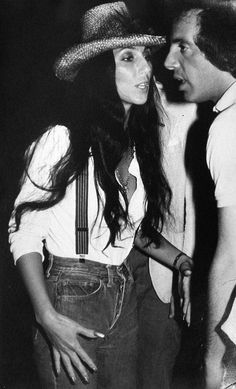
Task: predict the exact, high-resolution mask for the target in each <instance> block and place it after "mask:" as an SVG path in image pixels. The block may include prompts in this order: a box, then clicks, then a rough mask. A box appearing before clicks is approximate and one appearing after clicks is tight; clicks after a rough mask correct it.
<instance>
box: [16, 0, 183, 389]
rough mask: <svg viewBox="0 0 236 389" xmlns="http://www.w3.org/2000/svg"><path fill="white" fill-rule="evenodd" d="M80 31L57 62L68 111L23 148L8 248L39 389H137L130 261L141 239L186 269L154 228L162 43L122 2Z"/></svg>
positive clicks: (158, 199)
mask: <svg viewBox="0 0 236 389" xmlns="http://www.w3.org/2000/svg"><path fill="white" fill-rule="evenodd" d="M82 31H83V33H84V35H83V37H82V41H83V43H82V44H80V45H76V46H74V47H73V48H72V49H70V50H69V51H68V52H66V53H65V54H63V55H62V57H60V58H59V60H58V61H57V62H56V65H55V72H56V75H57V77H58V78H60V79H64V80H68V81H70V82H69V88H68V89H69V90H68V96H69V97H67V98H68V101H67V104H68V115H67V116H66V117H64V118H63V122H61V124H60V125H56V126H52V127H50V128H49V129H47V131H46V132H45V133H44V134H43V135H42V136H41V137H40V138H39V139H38V140H37V141H36V142H34V143H33V145H31V147H30V148H29V149H28V152H27V154H26V156H27V164H26V173H25V175H24V177H23V180H22V184H21V191H20V193H19V195H18V198H17V200H16V204H15V211H14V213H13V216H12V219H11V222H10V244H11V251H12V253H13V256H14V258H15V261H16V264H17V267H18V269H19V271H20V273H21V274H22V277H23V280H24V282H25V285H26V287H27V289H28V292H29V295H30V298H31V301H32V304H33V308H34V311H35V316H36V322H37V324H38V329H37V331H36V333H35V337H34V345H35V354H36V363H37V366H38V370H39V375H40V379H41V384H42V387H43V388H55V387H56V388H63V389H66V388H70V387H71V386H72V385H73V387H76V388H82V387H84V385H85V384H86V385H87V387H89V388H109V389H112V388H116V389H119V388H126V389H128V388H130V389H131V388H132V389H134V388H135V387H136V346H137V313H136V296H135V292H134V288H133V277H132V273H131V271H130V268H129V264H128V259H127V257H128V254H129V252H130V250H131V248H132V245H133V241H134V238H135V244H137V246H138V247H139V248H140V249H141V250H143V251H144V252H147V253H148V254H149V255H152V256H153V257H154V258H158V260H160V261H162V262H163V263H165V264H166V265H167V266H170V267H172V268H173V267H176V268H177V269H179V268H180V265H182V267H181V271H182V273H183V274H187V275H188V274H190V269H191V260H190V259H189V258H188V257H187V256H186V255H184V254H183V253H181V252H180V251H179V250H177V249H176V248H175V247H173V246H172V245H170V244H169V243H168V242H167V241H166V240H164V238H162V237H161V235H160V234H159V233H157V231H156V230H157V229H160V228H161V224H162V221H163V218H164V214H165V213H166V212H167V211H168V203H169V199H170V191H169V187H168V184H167V182H166V180H165V177H164V175H163V173H162V168H161V149H160V142H159V134H158V127H157V123H158V115H157V111H156V108H155V104H154V98H155V97H156V96H155V93H156V90H155V85H154V82H153V79H152V66H151V62H150V49H149V47H152V46H157V47H159V46H161V45H162V44H163V43H164V39H163V38H162V37H157V36H153V35H146V34H144V33H142V32H140V27H139V26H138V25H137V23H134V22H132V20H131V18H130V16H129V14H128V11H127V9H126V6H125V4H124V3H123V2H117V3H107V4H103V5H100V6H97V7H95V8H93V9H91V10H90V11H88V12H87V13H86V14H85V16H84V18H83V20H82ZM139 226H140V228H139V231H138V233H137V234H136V231H137V229H138V227H139ZM135 234H136V237H135ZM44 245H45V247H46V249H47V251H48V252H49V263H50V265H49V267H48V269H47V273H46V277H47V279H46V282H45V279H44V275H43V266H42V258H44V256H43V246H44ZM185 270H186V273H184V271H185ZM183 278H184V279H183V281H184V282H183V285H185V284H186V283H187V287H186V288H185V291H187V292H188V290H189V289H188V277H183ZM185 302H186V304H187V305H188V298H186V300H185ZM187 305H186V307H185V308H184V309H185V312H187ZM51 354H52V355H51ZM52 360H53V361H54V365H52ZM61 364H62V366H63V368H62V369H61Z"/></svg>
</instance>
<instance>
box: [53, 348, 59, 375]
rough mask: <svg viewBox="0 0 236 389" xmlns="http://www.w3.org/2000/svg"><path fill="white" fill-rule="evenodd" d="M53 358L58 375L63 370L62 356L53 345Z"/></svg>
mask: <svg viewBox="0 0 236 389" xmlns="http://www.w3.org/2000/svg"><path fill="white" fill-rule="evenodd" d="M52 354H53V360H54V365H55V370H56V373H57V375H59V374H60V372H61V357H60V353H59V351H58V350H57V349H56V348H55V347H54V346H53V347H52Z"/></svg>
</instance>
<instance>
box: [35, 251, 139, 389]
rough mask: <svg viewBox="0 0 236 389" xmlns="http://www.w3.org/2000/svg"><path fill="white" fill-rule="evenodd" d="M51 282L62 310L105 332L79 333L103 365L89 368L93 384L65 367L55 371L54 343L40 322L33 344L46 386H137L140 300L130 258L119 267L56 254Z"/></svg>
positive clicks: (64, 388) (123, 388) (127, 388)
mask: <svg viewBox="0 0 236 389" xmlns="http://www.w3.org/2000/svg"><path fill="white" fill-rule="evenodd" d="M46 284H47V288H48V292H49V295H50V298H51V300H52V302H53V305H54V307H55V309H56V310H57V311H58V312H59V313H61V314H63V315H66V316H68V317H70V318H71V319H73V320H75V321H77V322H78V323H80V324H81V325H82V326H84V327H87V328H91V329H95V330H96V331H99V332H102V333H104V334H105V338H104V339H101V338H96V339H92V340H91V339H86V338H83V337H80V343H81V345H82V347H83V348H84V349H85V351H86V352H87V353H88V355H89V356H90V357H91V358H92V359H93V361H94V362H95V364H96V365H97V368H98V371H97V372H96V373H92V372H90V373H89V384H86V383H84V382H82V380H81V378H80V376H79V374H78V377H77V380H76V383H75V384H73V383H72V382H71V381H70V380H69V378H68V376H67V374H66V373H65V371H64V370H63V369H62V371H61V373H60V375H59V376H58V377H57V376H56V375H55V373H54V370H53V364H52V358H51V350H50V344H49V342H48V341H47V339H46V338H45V336H44V334H43V332H42V331H41V330H40V328H39V329H38V330H37V331H36V334H35V337H34V350H35V361H36V365H37V368H38V373H39V376H40V382H41V385H42V389H49V388H50V389H51V388H53V389H67V388H74V389H80V388H89V389H95V388H96V389H135V388H136V356H137V303H136V293H135V289H134V281H133V276H132V274H131V271H130V269H129V267H128V264H127V262H125V263H124V264H123V265H121V266H118V267H117V266H107V265H103V264H99V263H97V262H93V261H88V260H87V261H85V262H84V263H80V262H79V261H78V260H77V259H71V258H58V257H54V262H53V266H52V268H51V270H50V276H49V278H48V279H47V280H46Z"/></svg>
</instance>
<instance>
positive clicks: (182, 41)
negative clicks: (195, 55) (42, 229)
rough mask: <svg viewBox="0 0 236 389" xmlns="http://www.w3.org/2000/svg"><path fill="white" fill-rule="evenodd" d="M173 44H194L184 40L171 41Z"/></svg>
mask: <svg viewBox="0 0 236 389" xmlns="http://www.w3.org/2000/svg"><path fill="white" fill-rule="evenodd" d="M171 43H183V44H187V45H191V44H192V43H191V42H189V41H187V40H186V39H182V38H174V39H171Z"/></svg>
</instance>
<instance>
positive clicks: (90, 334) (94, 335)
mask: <svg viewBox="0 0 236 389" xmlns="http://www.w3.org/2000/svg"><path fill="white" fill-rule="evenodd" d="M77 328H78V330H77V331H78V334H80V335H83V336H86V337H87V338H104V337H105V335H104V334H102V333H101V332H98V331H95V330H91V329H89V328H86V327H83V326H81V325H80V324H78V325H77Z"/></svg>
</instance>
